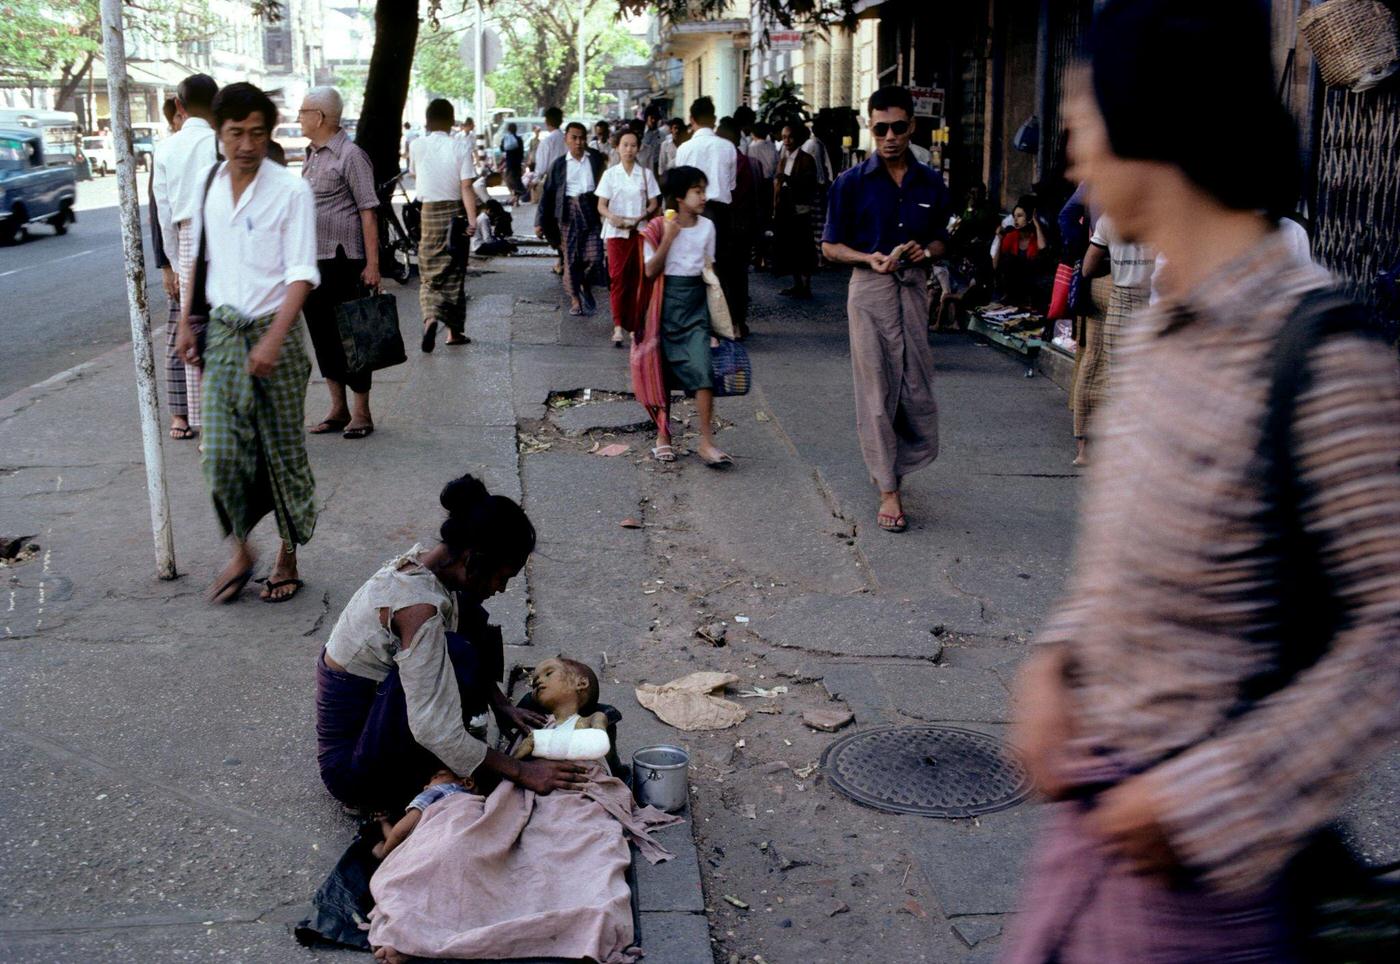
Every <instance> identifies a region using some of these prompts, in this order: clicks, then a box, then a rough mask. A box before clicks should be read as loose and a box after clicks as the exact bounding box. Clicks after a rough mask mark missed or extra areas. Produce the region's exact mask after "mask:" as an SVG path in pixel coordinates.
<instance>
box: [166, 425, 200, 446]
mask: <svg viewBox="0 0 1400 964" xmlns="http://www.w3.org/2000/svg"><path fill="white" fill-rule="evenodd" d="M170 437H171V438H173V439H175V440H176V441H177V442H183V441H185V440H186V439H192V438H198V437H199V433H198V432H196V431H195V430H194V429H192V428H190V427H189V426H188V425H186V426H185V427H184V428H174V427H173V426H172V427H171V429H170Z"/></svg>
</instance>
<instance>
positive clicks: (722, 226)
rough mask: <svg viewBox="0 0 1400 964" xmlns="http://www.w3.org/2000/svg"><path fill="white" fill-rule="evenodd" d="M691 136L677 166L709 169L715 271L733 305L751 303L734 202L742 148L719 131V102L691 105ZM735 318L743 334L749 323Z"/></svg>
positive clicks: (708, 204) (707, 195)
mask: <svg viewBox="0 0 1400 964" xmlns="http://www.w3.org/2000/svg"><path fill="white" fill-rule="evenodd" d="M690 130H691V134H690V140H688V141H686V142H685V143H684V144H682V145H681V146H680V148H679V149H678V150H677V151H676V166H677V167H683V166H684V167H697V168H699V169H700V170H702V171H704V172H705V181H706V184H705V217H707V218H709V219H710V220H711V221H713V222H714V225H715V274H717V275H719V283H720V287H721V288H723V289H724V298H725V300H726V301H727V302H729V305H730V306H731V309H732V308H734V307H737V306H742V305H746V304H748V300H749V299H748V289H749V276H748V270H749V265H748V258H747V257H745V256H744V255H743V253H742V250H741V249H742V248H743V247H744V245H742V244H736V243H735V239H734V217H733V212H732V211H730V207H729V206H730V204H731V203H732V201H733V199H734V186H735V184H736V183H737V178H738V168H739V152H738V150H737V149H736V148H735V147H734V145H733V144H731V143H730V142H729V141H727V140H725V139H724V138H723V137H720V136H719V135H718V134H716V133H715V102H714V101H713V100H711V99H710V98H708V97H701V98H699V99H697V100H696V101H695V102H694V103H693V104H691V105H690ZM740 322H741V319H739V318H736V319H735V328H736V329H737V330H738V331H739V333H740V335H741V336H742V335H743V334H745V326H743V325H742V324H741V323H740Z"/></svg>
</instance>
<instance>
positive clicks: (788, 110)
mask: <svg viewBox="0 0 1400 964" xmlns="http://www.w3.org/2000/svg"><path fill="white" fill-rule="evenodd" d="M808 106H809V105H808V103H807V102H806V101H805V100H803V99H802V85H801V84H796V83H793V82H792V81H791V80H783V81H779V82H778V83H776V84H775V83H773V82H772V81H767V82H765V83H764V85H763V92H762V93H760V94H759V95H758V119H759V120H761V121H764V122H765V123H768V124H771V125H772V126H773V127H774V128H775V129H776V128H779V127H781V126H782V125H784V124H789V123H792V122H793V121H797V122H799V123H802V124H806V123H808V122H809V121H810V120H811V116H812V115H811V113H810V112H809V111H808V110H807V108H808Z"/></svg>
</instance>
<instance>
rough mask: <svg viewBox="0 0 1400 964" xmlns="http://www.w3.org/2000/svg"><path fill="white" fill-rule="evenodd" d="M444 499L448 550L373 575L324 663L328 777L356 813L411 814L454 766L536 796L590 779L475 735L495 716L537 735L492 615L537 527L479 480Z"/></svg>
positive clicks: (339, 626) (322, 742)
mask: <svg viewBox="0 0 1400 964" xmlns="http://www.w3.org/2000/svg"><path fill="white" fill-rule="evenodd" d="M441 501H442V505H443V508H445V509H447V511H448V518H447V521H446V522H444V523H443V524H442V530H441V536H442V542H441V543H440V544H438V545H437V546H434V547H433V548H431V549H424V548H423V547H422V546H414V547H413V548H412V549H410V550H409V551H408V552H407V553H405V554H404V555H402V556H400V557H399V558H397V559H395V560H393V561H392V562H390V563H388V564H387V565H385V566H384V567H383V568H382V569H380V570H379V571H378V572H376V573H375V574H374V575H373V576H371V577H370V579H369V581H368V582H366V583H365V584H364V585H363V586H361V587H360V589H359V590H358V591H357V592H356V593H355V595H354V596H352V597H351V598H350V602H349V603H348V604H346V607H345V611H344V612H342V613H341V615H340V619H339V620H337V622H336V624H335V628H334V629H332V630H331V636H330V640H329V641H328V642H327V643H326V646H325V649H324V650H323V651H322V652H321V656H320V658H319V659H318V660H317V665H316V743H317V760H318V762H319V764H320V769H321V780H322V781H323V782H324V783H325V785H326V789H327V790H329V791H330V792H331V795H332V796H334V797H335V798H336V799H337V800H340V801H341V802H342V803H345V804H348V805H350V806H354V807H361V808H364V809H367V810H396V809H398V808H401V807H402V806H403V805H404V804H406V803H407V802H408V801H409V800H410V799H411V798H412V797H413V796H414V795H415V794H417V793H418V792H419V791H420V790H422V789H423V785H424V784H425V783H427V782H428V780H429V779H430V778H431V777H432V776H433V774H434V773H435V772H436V771H438V770H439V769H442V768H444V767H445V768H447V769H448V770H451V771H452V772H453V773H454V774H456V775H457V776H458V777H461V778H464V779H471V778H473V777H474V776H476V777H478V778H479V777H482V776H485V775H486V773H488V772H489V773H494V774H496V775H498V776H500V777H503V778H505V779H507V780H510V781H512V782H514V783H517V784H519V785H520V786H523V787H526V788H528V789H531V790H534V791H535V792H537V793H549V792H550V791H552V790H557V789H564V788H569V787H576V786H581V785H582V784H583V782H584V781H583V769H582V768H581V767H580V766H578V765H577V764H572V763H553V762H546V761H530V762H525V761H519V760H513V759H511V758H510V757H509V756H506V755H505V754H503V753H500V752H498V751H496V750H494V749H490V748H488V747H487V746H486V744H485V743H483V742H482V741H481V740H478V739H477V738H476V737H474V736H472V735H471V734H470V733H468V732H467V721H468V720H469V719H471V717H472V716H475V715H477V714H480V713H483V712H485V711H486V709H487V707H488V706H489V707H490V708H491V709H493V710H495V712H496V715H497V718H498V720H499V721H500V723H501V724H502V725H503V726H505V727H512V728H526V727H528V726H530V725H539V722H540V721H539V719H538V718H536V714H530V713H526V712H525V711H523V710H520V709H517V708H515V707H513V706H511V705H510V704H509V703H508V702H507V700H506V699H505V697H504V696H503V695H502V694H501V691H500V688H499V686H497V685H496V682H495V680H494V679H492V673H491V671H490V669H488V667H491V666H492V665H493V664H494V667H495V669H496V675H497V676H499V663H500V657H499V656H498V655H497V654H495V653H493V652H490V650H491V649H492V645H493V644H495V646H496V647H498V646H499V637H497V638H496V639H495V640H492V639H491V638H490V636H491V634H492V630H491V629H490V627H489V626H487V623H486V612H485V610H484V609H483V608H482V607H481V603H482V602H484V601H485V600H486V599H489V598H490V597H491V596H494V595H495V594H496V593H498V592H500V591H501V590H502V589H504V588H505V586H506V583H508V582H509V581H510V580H511V578H513V577H514V576H515V575H516V574H517V573H518V572H520V570H521V569H522V568H523V567H524V565H525V560H526V558H527V557H528V556H529V555H530V553H531V552H532V551H533V550H534V547H535V530H534V527H533V526H531V524H530V520H529V518H528V517H527V516H526V515H525V512H524V510H522V509H521V508H520V506H518V505H516V504H515V503H514V502H513V501H511V500H510V499H507V498H505V497H504V496H499V495H491V494H490V493H488V492H487V491H486V486H484V485H483V484H482V483H481V482H479V481H477V480H476V479H474V478H472V477H471V476H470V475H465V476H463V477H462V478H460V479H457V480H455V481H453V482H450V483H448V485H447V487H446V488H445V489H443V490H442V496H441ZM459 601H460V603H461V605H462V607H463V608H464V610H466V611H465V612H463V613H462V617H463V618H462V619H461V620H460V622H459V619H458V615H459V614H458V606H459ZM449 627H451V628H458V627H461V628H463V629H466V631H467V632H468V633H469V634H471V635H472V636H473V637H475V638H471V639H468V638H464V637H463V636H460V635H458V634H457V633H456V632H449Z"/></svg>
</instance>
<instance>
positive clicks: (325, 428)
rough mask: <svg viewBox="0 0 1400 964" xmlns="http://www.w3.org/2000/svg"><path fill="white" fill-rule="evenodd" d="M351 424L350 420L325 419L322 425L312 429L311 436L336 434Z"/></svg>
mask: <svg viewBox="0 0 1400 964" xmlns="http://www.w3.org/2000/svg"><path fill="white" fill-rule="evenodd" d="M349 424H350V420H349V419H348V418H327V419H323V420H322V421H321V423H320V424H319V425H317V426H316V427H315V428H313V429H310V430H309V434H311V435H331V434H333V433H335V432H339V431H340V430H341V429H343V428H345V426H347V425H349Z"/></svg>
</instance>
